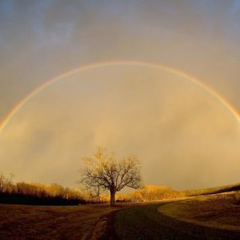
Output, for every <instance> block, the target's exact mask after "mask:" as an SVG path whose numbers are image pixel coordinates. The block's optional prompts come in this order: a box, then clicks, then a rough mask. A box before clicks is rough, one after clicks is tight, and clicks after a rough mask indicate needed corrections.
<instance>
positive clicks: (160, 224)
mask: <svg viewBox="0 0 240 240" xmlns="http://www.w3.org/2000/svg"><path fill="white" fill-rule="evenodd" d="M161 205H163V204H151V205H145V206H138V207H133V208H129V209H123V210H121V211H118V212H116V213H112V214H111V216H110V217H109V219H108V224H107V231H106V233H105V235H104V237H103V238H102V239H105V240H107V239H109V240H110V239H111V240H113V239H114V240H116V239H124V240H133V239H137V240H138V239H139V240H145V239H148V240H151V239H153V240H155V239H164V240H168V239H171V240H174V239H180V240H188V239H190V240H194V239H196V240H198V239H199V240H204V239H214V240H215V239H218V240H220V239H224V240H226V239H227V240H232V239H238V240H239V239H240V232H237V231H235V232H234V231H228V230H217V229H214V228H210V227H203V226H198V225H194V224H190V223H185V222H182V221H178V220H176V219H173V218H170V217H167V216H165V215H163V214H161V213H159V212H158V211H157V209H158V208H159V206H161Z"/></svg>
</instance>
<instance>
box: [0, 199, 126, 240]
mask: <svg viewBox="0 0 240 240" xmlns="http://www.w3.org/2000/svg"><path fill="white" fill-rule="evenodd" d="M126 207H128V206H127V205H124V206H116V207H114V208H111V207H110V206H107V205H98V206H97V205H88V206H86V205H84V206H82V205H81V206H73V207H70V206H63V207H59V206H58V207H49V206H23V205H5V204H1V205H0V239H18V240H21V239H34V240H42V239H44V240H45V239H46V240H48V239H49V240H50V239H51V240H54V239H58V240H59V239H87V240H90V239H97V238H98V236H100V235H101V231H103V229H104V225H105V222H106V216H107V215H108V214H110V213H111V212H113V211H116V210H119V209H122V208H126Z"/></svg>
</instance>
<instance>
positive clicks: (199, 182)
mask: <svg viewBox="0 0 240 240" xmlns="http://www.w3.org/2000/svg"><path fill="white" fill-rule="evenodd" d="M239 42H240V1H238V0H232V1H231V0H229V1H225V0H202V1H198V0H181V1H177V0H155V1H152V0H148V1H144V0H135V1H134V0H133V1H129V0H128V1H123V0H121V1H119V0H118V1H107V0H102V1H101V0H85V1H84V0H82V1H80V0H79V1H77V0H76V1H74V0H69V1H65V0H39V1H37V0H36V1H35V0H33V1H30V0H1V1H0V121H2V122H3V121H4V119H6V117H7V115H8V114H9V112H10V111H11V110H12V109H13V108H14V107H15V106H16V105H17V104H18V103H19V102H20V101H21V99H23V98H24V97H25V96H27V95H28V94H29V93H30V92H32V91H33V90H34V89H36V88H37V87H38V86H40V85H41V84H42V83H44V82H46V81H47V80H48V79H52V78H54V77H56V76H58V75H61V74H62V73H64V72H66V71H70V70H71V69H75V68H78V67H81V66H84V65H87V64H88V65H89V64H90V65H91V64H93V63H96V62H106V61H129V60H131V61H135V62H152V63H155V64H161V65H165V66H168V67H169V68H172V69H178V71H180V72H183V73H186V74H189V75H191V76H193V77H195V78H197V79H199V80H200V81H201V82H202V83H203V84H207V85H208V86H210V87H211V88H212V89H214V91H216V92H218V94H219V96H222V97H223V98H224V99H226V100H227V101H228V102H230V104H231V105H232V106H233V107H234V108H235V109H236V111H239V110H240V96H239V91H240V80H239V76H240V45H239ZM239 144H240V130H239V122H238V120H237V119H236V116H234V114H233V113H232V112H231V111H229V109H228V107H226V106H224V105H223V104H222V102H221V101H219V98H217V97H215V96H213V95H211V94H210V92H209V91H208V90H206V88H201V87H199V85H197V84H195V83H193V82H191V81H190V80H189V79H187V78H184V77H182V76H179V75H176V74H174V73H173V72H171V71H166V70H164V69H156V68H151V67H149V66H147V65H146V66H143V65H140V64H139V65H138V64H135V65H134V64H116V65H114V66H110V65H105V66H103V67H95V68H91V69H88V70H85V71H81V72H79V73H77V74H74V75H71V76H67V77H65V78H63V79H60V80H59V81H57V82H56V83H54V84H52V85H50V86H48V87H46V88H44V89H43V90H42V91H40V92H38V94H36V95H35V96H34V97H32V98H31V99H30V100H29V101H28V102H27V103H26V104H24V105H23V106H22V107H21V108H20V109H19V111H18V112H17V113H16V114H15V115H14V117H13V118H12V119H11V120H10V121H9V122H8V124H7V125H6V127H5V128H4V129H3V131H2V132H1V134H0V170H1V171H2V172H3V173H10V172H13V173H14V174H15V176H16V180H17V181H28V182H43V183H53V182H58V183H60V184H63V185H65V186H70V187H72V186H76V184H75V181H76V180H77V178H78V172H77V170H78V169H79V168H80V166H81V159H82V158H83V157H85V156H89V155H91V154H92V152H93V151H94V150H95V149H96V147H99V146H101V147H106V148H107V149H109V150H110V151H114V152H116V154H117V156H119V157H121V156H124V155H126V154H131V153H133V154H136V155H137V156H138V158H139V159H140V161H141V162H142V172H143V177H144V181H145V183H146V184H165V185H169V186H171V187H173V188H178V189H181V188H182V189H183V188H195V187H210V186H216V185H223V184H229V183H237V182H239V180H240V178H239V171H238V169H239V168H240V161H239V158H240V150H239Z"/></svg>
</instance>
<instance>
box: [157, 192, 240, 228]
mask: <svg viewBox="0 0 240 240" xmlns="http://www.w3.org/2000/svg"><path fill="white" fill-rule="evenodd" d="M158 211H159V212H161V213H163V214H165V215H167V216H170V217H173V218H176V219H179V220H183V221H186V222H190V223H194V224H200V225H203V226H211V227H215V228H222V229H229V230H240V221H239V219H240V205H238V204H236V201H235V200H234V196H233V193H228V194H215V195H209V196H198V197H195V198H193V199H189V200H185V201H180V202H176V203H170V204H166V205H164V206H162V207H160V208H159V209H158Z"/></svg>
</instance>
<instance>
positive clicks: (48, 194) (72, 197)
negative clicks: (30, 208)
mask: <svg viewBox="0 0 240 240" xmlns="http://www.w3.org/2000/svg"><path fill="white" fill-rule="evenodd" d="M86 202H87V199H86V198H85V197H84V195H83V193H81V192H80V191H76V190H71V189H69V188H64V187H62V186H61V185H59V184H51V185H44V184H30V183H25V182H19V183H16V184H14V183H13V182H12V179H11V177H6V176H4V175H3V174H0V203H8V204H28V205H78V204H84V203H86Z"/></svg>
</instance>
